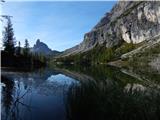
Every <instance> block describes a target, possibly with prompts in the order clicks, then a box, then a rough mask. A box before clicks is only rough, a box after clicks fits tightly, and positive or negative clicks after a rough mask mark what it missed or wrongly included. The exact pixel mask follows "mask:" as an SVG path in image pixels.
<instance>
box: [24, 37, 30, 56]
mask: <svg viewBox="0 0 160 120" xmlns="http://www.w3.org/2000/svg"><path fill="white" fill-rule="evenodd" d="M24 55H26V56H28V55H29V42H28V40H27V39H25V44H24Z"/></svg>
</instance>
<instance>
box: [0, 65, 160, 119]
mask: <svg viewBox="0 0 160 120" xmlns="http://www.w3.org/2000/svg"><path fill="white" fill-rule="evenodd" d="M66 68H67V67H66ZM66 68H65V67H63V68H45V69H40V70H36V71H32V72H22V71H15V70H13V69H4V68H2V81H1V108H2V109H1V118H2V120H106V119H107V120H150V119H153V120H160V74H159V73H156V72H151V71H149V72H148V71H145V72H143V71H141V72H140V71H138V72H137V71H126V70H119V69H117V68H112V67H107V66H95V67H82V66H76V67H72V66H70V67H68V68H67V69H66Z"/></svg>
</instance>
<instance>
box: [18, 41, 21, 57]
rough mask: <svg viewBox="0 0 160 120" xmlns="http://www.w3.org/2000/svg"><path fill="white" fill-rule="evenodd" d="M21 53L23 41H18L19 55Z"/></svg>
mask: <svg viewBox="0 0 160 120" xmlns="http://www.w3.org/2000/svg"><path fill="white" fill-rule="evenodd" d="M20 54H21V42H20V41H19V42H18V48H17V55H20Z"/></svg>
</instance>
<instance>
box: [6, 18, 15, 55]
mask: <svg viewBox="0 0 160 120" xmlns="http://www.w3.org/2000/svg"><path fill="white" fill-rule="evenodd" d="M7 20H8V21H7V26H6V27H5V28H4V31H3V46H4V50H5V51H6V52H7V53H8V54H14V52H15V38H14V31H13V27H12V23H11V19H10V18H8V19H7Z"/></svg>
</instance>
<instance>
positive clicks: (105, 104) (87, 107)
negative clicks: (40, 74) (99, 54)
mask: <svg viewBox="0 0 160 120" xmlns="http://www.w3.org/2000/svg"><path fill="white" fill-rule="evenodd" d="M66 109H67V110H66V111H67V113H68V119H69V120H151V119H153V120H159V119H160V114H159V113H160V89H156V90H155V89H139V88H138V87H137V88H136V87H135V86H131V87H130V88H126V89H124V88H122V87H120V86H119V85H118V84H117V83H116V82H113V83H112V84H108V83H107V82H103V84H102V83H101V84H99V83H97V82H95V81H87V82H81V83H80V84H79V85H77V84H73V85H72V86H71V87H70V89H69V91H68V97H67V102H66Z"/></svg>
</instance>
